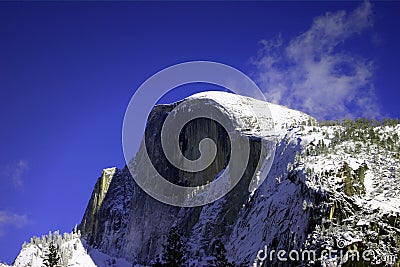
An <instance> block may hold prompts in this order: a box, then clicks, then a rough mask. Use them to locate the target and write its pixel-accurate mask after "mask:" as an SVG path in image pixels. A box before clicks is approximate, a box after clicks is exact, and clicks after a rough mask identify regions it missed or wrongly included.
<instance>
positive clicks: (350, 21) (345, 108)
mask: <svg viewBox="0 0 400 267" xmlns="http://www.w3.org/2000/svg"><path fill="white" fill-rule="evenodd" d="M372 26H373V15H372V10H371V4H370V3H369V2H365V3H363V4H361V5H360V6H359V7H358V8H357V9H355V10H354V11H352V12H350V13H347V12H346V11H338V12H335V13H326V14H325V15H323V16H320V17H317V18H315V19H314V21H313V23H312V25H311V27H310V28H309V29H308V30H307V31H306V32H304V33H302V34H300V35H298V36H296V37H295V38H293V39H292V40H289V41H286V42H285V41H284V39H283V38H282V36H278V37H276V38H275V39H273V40H263V41H262V42H261V43H262V45H263V48H262V49H261V50H260V51H259V54H258V56H257V57H256V58H255V59H253V63H254V64H255V66H256V68H257V73H256V79H257V80H258V82H259V83H260V85H261V86H262V87H263V88H264V90H265V96H266V99H267V100H269V101H271V102H273V103H279V104H282V105H286V106H289V107H291V108H295V109H299V110H302V111H305V112H307V113H309V114H311V115H313V116H316V117H317V118H319V119H322V118H344V117H355V116H367V117H375V116H378V115H379V105H378V104H377V99H376V96H375V93H374V86H373V81H372V78H373V62H372V61H371V60H368V59H365V58H362V57H361V56H357V55H354V54H351V53H350V52H349V51H344V50H343V48H342V46H341V45H342V44H343V43H344V42H345V41H346V40H348V39H350V38H352V37H354V36H356V35H358V34H360V33H362V32H363V31H366V30H367V29H368V28H371V27H372Z"/></svg>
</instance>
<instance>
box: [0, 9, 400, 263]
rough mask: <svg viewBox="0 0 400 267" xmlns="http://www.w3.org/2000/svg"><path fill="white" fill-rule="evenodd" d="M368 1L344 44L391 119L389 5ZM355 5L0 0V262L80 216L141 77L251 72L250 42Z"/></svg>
mask: <svg viewBox="0 0 400 267" xmlns="http://www.w3.org/2000/svg"><path fill="white" fill-rule="evenodd" d="M373 4H374V5H373V7H372V10H373V14H374V25H373V27H372V28H371V29H369V30H368V31H367V33H365V34H364V35H362V36H361V37H359V39H358V40H357V39H356V41H353V42H351V41H349V42H348V43H347V45H348V49H349V51H350V50H351V53H355V54H358V55H360V56H362V57H364V58H367V59H373V60H374V63H375V64H374V72H373V81H374V84H375V89H376V95H377V101H378V105H379V106H380V108H381V114H383V115H386V116H391V117H399V113H400V106H399V104H398V101H399V97H400V90H399V84H400V75H399V68H398V67H399V63H398V62H399V60H400V52H399V47H400V30H399V29H400V19H399V15H398V14H399V12H400V3H399V2H378V3H375V2H373ZM359 5H360V2H349V3H348V2H343V1H341V2H333V3H328V2H314V1H311V2H294V3H293V2H283V3H281V2H253V3H238V2H218V3H211V2H198V3H182V2H175V3H173V2H163V3H157V2H151V3H144V2H67V3H64V2H44V3H40V2H32V3H29V2H0V101H1V104H0V125H1V136H0V151H1V153H0V179H1V180H0V181H1V185H0V261H7V262H12V261H13V259H14V257H15V256H16V255H17V253H18V251H19V250H20V246H21V244H22V243H23V241H25V240H29V238H30V237H31V236H33V235H42V234H45V233H47V232H48V231H49V230H52V231H54V230H60V231H61V232H65V231H70V230H71V229H72V228H73V227H74V225H75V224H77V223H79V222H80V220H81V218H82V216H83V213H84V210H85V208H86V205H87V202H88V200H89V198H90V194H91V192H92V189H93V186H94V184H95V181H96V179H97V177H99V175H100V174H101V170H102V169H103V168H105V167H112V166H117V167H123V165H124V159H123V154H122V148H121V129H122V120H123V116H124V112H125V108H126V106H127V104H128V103H129V100H130V98H131V96H132V95H133V93H134V91H135V90H136V88H138V87H139V86H140V84H141V83H142V82H144V81H145V80H146V79H147V78H149V77H150V76H151V75H153V74H154V73H156V72H157V71H159V70H161V69H163V68H165V67H168V66H171V65H174V64H177V63H181V62H185V61H190V60H211V61H218V62H222V63H225V64H228V65H231V66H233V67H235V68H237V69H239V70H241V71H243V72H244V73H246V74H248V75H253V74H254V73H255V72H256V71H257V70H255V68H254V66H253V65H252V64H251V59H252V58H254V57H256V56H257V51H258V50H260V49H261V44H260V41H261V40H263V39H271V38H275V37H276V36H278V35H279V34H281V35H282V37H283V38H286V39H291V38H294V37H295V36H297V35H299V34H300V33H302V32H305V31H307V30H308V29H309V28H310V26H311V24H312V23H313V18H315V17H318V16H322V15H324V14H325V12H327V11H329V12H335V11H337V10H346V11H352V10H354V9H355V8H357V7H358V6H359ZM371 36H372V37H373V38H372V37H371ZM360 38H361V39H360ZM372 39H373V41H371V40H372ZM349 53H350V52H349ZM191 92H192V90H191V91H190V93H191ZM187 94H189V91H185V90H184V89H183V90H180V91H177V92H176V93H175V94H171V95H169V97H168V98H167V99H166V100H165V101H168V100H176V99H179V98H181V97H182V96H183V95H187Z"/></svg>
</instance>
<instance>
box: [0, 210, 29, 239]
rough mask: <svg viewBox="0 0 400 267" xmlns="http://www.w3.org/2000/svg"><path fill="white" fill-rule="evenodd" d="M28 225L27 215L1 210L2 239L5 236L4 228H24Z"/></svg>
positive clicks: (0, 232) (0, 230) (0, 234)
mask: <svg viewBox="0 0 400 267" xmlns="http://www.w3.org/2000/svg"><path fill="white" fill-rule="evenodd" d="M27 223H28V217H27V216H26V215H21V214H16V213H10V212H7V211H1V210H0V237H1V236H2V235H3V233H4V232H3V231H4V227H6V226H13V227H15V228H22V227H24V226H25V225H26V224H27Z"/></svg>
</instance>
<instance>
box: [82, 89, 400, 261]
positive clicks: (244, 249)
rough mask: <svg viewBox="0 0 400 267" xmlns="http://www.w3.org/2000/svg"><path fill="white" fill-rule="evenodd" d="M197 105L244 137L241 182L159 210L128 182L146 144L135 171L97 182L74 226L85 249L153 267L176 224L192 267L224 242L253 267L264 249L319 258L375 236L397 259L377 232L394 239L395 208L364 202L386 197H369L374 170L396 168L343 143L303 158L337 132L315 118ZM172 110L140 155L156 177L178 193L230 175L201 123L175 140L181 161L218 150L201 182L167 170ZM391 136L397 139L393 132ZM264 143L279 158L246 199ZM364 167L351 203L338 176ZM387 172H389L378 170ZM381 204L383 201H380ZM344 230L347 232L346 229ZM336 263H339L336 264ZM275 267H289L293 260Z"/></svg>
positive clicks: (211, 129)
mask: <svg viewBox="0 0 400 267" xmlns="http://www.w3.org/2000/svg"><path fill="white" fill-rule="evenodd" d="M193 99H194V100H195V102H194V103H193V102H190V105H188V106H187V107H186V108H188V109H190V106H191V105H197V104H198V105H203V104H212V105H215V106H217V107H220V109H221V112H224V113H225V115H226V116H227V117H229V118H231V120H232V123H233V125H234V127H235V129H237V130H238V131H240V132H242V133H244V135H243V136H244V137H246V138H249V140H250V141H249V142H250V157H249V161H248V163H247V168H246V170H245V173H244V175H243V177H242V179H241V180H240V181H239V183H238V184H237V185H236V186H235V187H234V188H233V189H232V191H230V192H229V193H228V194H227V195H226V196H224V197H223V198H221V199H219V200H217V201H215V202H214V203H211V204H208V205H205V206H201V207H195V208H179V207H175V206H170V205H167V204H164V203H162V202H159V201H158V200H155V199H154V198H152V197H151V196H149V195H148V194H147V193H145V192H144V191H143V190H142V189H141V188H140V187H139V186H138V185H137V184H136V182H135V181H134V179H133V178H132V175H133V176H146V177H147V176H148V170H147V169H146V168H144V167H143V166H144V164H142V163H143V156H144V154H143V153H144V152H145V148H144V147H143V145H142V147H141V148H140V150H139V151H138V153H137V154H136V157H135V158H134V159H132V161H131V162H130V166H131V169H132V170H133V171H132V173H130V172H129V170H128V169H127V167H125V168H124V169H122V170H117V169H113V171H110V170H108V171H105V172H103V175H102V177H100V178H99V180H98V181H97V183H96V185H95V189H94V191H93V194H92V197H91V199H90V202H89V204H88V207H87V210H86V212H85V215H84V218H83V220H82V223H81V225H80V229H81V231H82V237H83V238H84V239H85V240H86V241H87V244H88V245H89V246H91V247H95V248H97V249H98V250H100V251H102V252H103V253H106V254H108V255H110V256H115V257H120V258H125V259H126V260H128V261H129V262H131V263H133V264H136V263H138V264H143V265H149V264H150V262H151V261H152V260H154V259H155V258H156V256H157V255H158V254H160V253H161V251H162V245H163V244H165V239H166V236H167V234H168V232H169V231H170V229H171V227H172V226H173V225H177V226H178V227H179V229H180V230H181V231H182V234H183V235H184V236H185V240H186V241H187V242H186V246H187V248H188V251H189V252H188V253H189V255H188V256H189V257H188V258H190V259H191V260H192V262H194V263H195V265H196V266H201V265H202V264H203V265H204V266H207V264H206V263H204V262H205V261H204V259H206V258H207V257H208V256H209V255H211V254H212V251H213V246H214V242H215V241H216V240H217V239H218V240H221V241H222V242H223V243H224V244H225V246H226V249H227V256H228V258H229V259H230V260H234V261H235V262H236V263H237V264H241V266H250V265H252V264H253V263H254V262H255V261H256V256H257V252H258V251H259V250H261V249H263V248H265V246H267V247H268V249H269V250H279V249H284V250H285V251H290V250H301V249H305V248H313V249H315V250H317V251H320V250H321V248H322V247H325V246H328V245H329V246H331V247H333V248H336V247H335V246H336V243H337V241H338V240H342V239H345V240H346V245H348V246H349V247H350V246H352V245H354V244H357V245H358V247H360V243H361V242H370V241H369V239H368V240H367V236H368V234H367V232H368V231H375V232H377V233H379V235H380V237H378V238H377V240H378V241H376V243H377V244H381V243H379V238H381V239H382V238H384V239H385V240H386V241H385V242H386V243H385V245H377V246H378V247H379V246H380V247H379V249H380V251H390V253H395V254H397V253H398V251H399V250H398V247H399V245H398V244H397V245H396V242H398V241H396V238H394V239H393V238H390V237H389V236H388V235H389V234H383V236H384V237H383V236H382V233H390V234H391V235H394V236H396V235H397V236H398V237H399V238H398V240H400V234H399V233H400V230H399V224H400V219H399V218H400V216H399V214H400V213H396V212H398V210H397V208H395V205H394V206H393V205H391V206H390V205H388V204H382V205H381V207H383V208H374V209H375V211H373V212H372V210H374V209H372V208H371V209H369V208H368V207H369V206H368V205H369V204H370V205H375V204H374V203H375V202H373V201H372V200H371V196H373V195H374V192H375V191H376V192H377V193H376V194H378V193H379V192H381V190H383V189H379V190H378V189H377V188H376V190H375V189H373V188H372V186H371V185H372V184H376V185H377V184H378V183H380V182H379V179H380V178H379V175H380V174H381V172H379V171H378V168H380V169H385V168H386V167H387V168H386V169H385V171H386V172H385V173H386V174H385V175H387V173H388V172H393V173H394V172H396V171H395V170H392V167H391V166H389V165H390V164H394V165H395V166H396V163H394V162H398V160H397V161H396V160H395V159H393V160H392V158H390V159H389V160H388V159H386V160H384V161H376V158H374V159H373V160H372V159H371V160H369V158H368V156H367V154H365V155H364V154H363V153H358V154H354V155H353V154H349V153H347V154H346V153H345V152H344V149H343V148H342V147H340V146H341V144H340V145H339V149H338V150H337V151H332V152H329V153H330V154H329V155H327V154H321V155H309V154H310V152H308V151H310V150H312V149H316V147H318V146H317V145H316V144H319V143H320V141H321V140H325V142H328V140H332V139H333V137H332V136H333V135H334V133H335V131H336V130H338V131H339V130H340V129H339V128H337V129H336V128H334V127H330V128H329V127H325V128H324V127H319V126H316V125H315V121H314V119H313V118H312V117H310V116H308V115H306V114H304V113H301V112H298V111H293V110H290V109H287V108H284V107H281V106H277V105H271V104H267V103H265V102H263V103H261V102H260V101H256V100H251V99H249V98H244V97H238V96H235V97H232V96H231V95H230V94H227V95H226V93H217V94H213V93H211V94H200V95H197V96H195V97H192V98H191V100H193ZM196 99H197V100H196ZM184 101H188V100H184ZM196 101H197V103H196ZM249 104H250V105H252V106H253V107H255V108H256V109H258V110H263V108H265V105H268V107H269V109H270V111H271V114H272V117H273V119H274V123H275V129H276V132H275V135H274V136H273V137H271V136H270V135H268V134H265V133H266V131H264V130H263V127H266V128H267V126H266V125H267V124H268V123H270V121H269V117H270V116H267V115H266V116H265V117H263V116H259V117H258V118H259V121H258V125H255V124H254V120H253V118H251V117H249V116H250V115H248V114H247V113H246V112H245V111H243V112H241V110H243V109H244V108H245V106H246V105H249ZM176 105H177V104H173V105H159V106H156V107H155V108H154V109H153V111H152V112H151V114H150V116H149V120H148V124H147V126H146V132H145V135H144V138H145V140H146V150H147V151H148V154H149V157H150V158H151V161H152V163H153V165H154V167H155V168H156V169H157V171H158V172H160V173H161V174H162V175H163V176H164V177H166V178H167V179H168V180H170V181H171V182H173V183H176V184H180V185H187V184H191V183H193V184H191V185H198V184H196V183H199V184H202V183H205V182H207V181H209V179H208V178H209V177H214V176H216V175H217V174H218V173H220V171H221V170H223V169H224V168H226V167H227V162H229V156H230V155H229V151H230V145H232V144H230V142H229V141H227V140H228V139H229V138H228V139H227V134H226V132H224V130H223V129H221V127H220V126H218V124H217V123H215V122H212V121H209V120H206V119H198V120H195V121H193V122H192V123H191V124H188V125H187V127H186V128H184V129H183V132H182V134H181V136H180V141H181V144H180V148H181V150H182V153H183V154H184V155H185V156H186V157H187V158H196V157H198V150H197V149H196V148H197V147H198V143H199V141H200V140H202V139H203V138H204V137H209V138H212V139H213V140H214V141H215V143H216V144H217V151H218V153H217V156H216V158H215V160H214V162H213V164H211V165H210V167H209V168H207V169H206V170H204V171H203V173H202V174H190V173H186V172H183V171H182V170H179V169H177V168H175V167H174V166H172V165H171V164H170V163H169V162H168V160H167V159H166V157H165V154H164V153H163V151H162V147H161V142H160V131H161V127H162V125H163V122H164V120H165V118H166V116H167V115H168V114H169V113H170V112H171V110H172V109H173V108H174V107H176ZM242 105H243V107H242ZM263 105H264V106H263ZM184 109H185V108H184ZM183 111H185V110H183ZM306 124H307V125H308V124H310V126H307V125H306ZM301 125H304V126H301ZM397 131H398V132H399V133H400V128H399V127H397ZM261 141H270V142H275V143H274V144H275V145H274V147H275V149H274V150H273V153H274V155H275V156H274V158H273V162H272V167H271V170H270V172H269V173H268V175H267V176H266V177H263V178H265V180H264V182H263V183H262V184H261V186H260V187H259V188H258V189H257V190H255V191H254V192H252V193H249V190H248V188H249V184H250V180H251V179H252V177H253V174H254V172H256V171H258V169H257V163H258V160H259V156H260V151H261V149H260V148H261V146H262V142H261ZM329 142H330V141H329ZM343 145H347V144H345V143H343ZM306 154H307V155H306ZM363 161H364V163H366V164H367V165H368V168H369V170H368V171H366V172H365V173H363V177H362V179H356V180H354V181H357V183H364V184H366V185H367V188H366V190H361V191H360V192H359V194H358V193H357V194H356V195H354V196H348V195H347V194H346V192H344V189H343V188H348V187H349V183H352V182H351V181H352V180H351V179H350V180H349V181H350V182H349V181H347V180H345V179H344V178H343V175H341V170H342V169H343V166H345V163H346V164H347V163H348V167H347V168H349V172H351V173H353V176H354V175H356V174H355V173H357V170H359V168H360V166H364V165H362V164H363ZM374 164H375V165H374ZM385 164H386V165H387V166H386V165H385ZM383 165H385V166H386V167H385V168H383V167H382V166H383ZM374 168H375V169H376V170H375V169H374ZM364 176H365V178H364ZM204 177H205V178H204ZM354 177H355V176H354ZM148 178H149V179H151V177H148ZM343 183H345V186H343ZM368 185H369V186H368ZM107 188H108V190H107ZM382 188H383V187H382ZM374 190H375V191H374ZM393 190H394V191H395V193H393V192H394V191H393ZM392 191H393V192H392V193H393V194H394V195H396V194H397V195H399V193H400V189H399V188H395V189H392ZM357 192H358V191H357ZM365 192H367V193H365ZM386 195H387V194H386ZM380 201H382V203H386V202H384V200H382V199H380ZM385 201H386V200H385ZM390 201H392V200H390ZM365 203H367V204H368V205H367V204H365ZM389 206H390V207H389ZM374 207H376V205H375V206H374ZM393 207H394V208H393ZM389 214H390V216H389ZM382 218H390V220H389V219H387V220H386V221H385V220H383V219H382ZM361 220H366V221H367V222H370V221H371V220H378V221H382V222H380V223H379V224H374V223H370V224H369V223H367V225H369V226H367V227H366V228H368V227H370V228H368V229H364V228H365V227H364V228H362V226H361V228H360V226H357V225H358V224H359V221H361ZM341 225H346V227H347V228H346V229H343V228H341ZM360 225H361V224H360ZM374 227H375V228H374ZM396 227H397V228H396ZM396 229H397V230H396ZM348 233H351V234H350V236H352V237H349V234H348ZM368 233H369V234H371V232H368ZM346 238H347V239H346ZM360 240H362V241H360ZM372 242H375V241H372ZM396 246H397V247H396ZM202 260H203V261H202ZM202 262H203V263H202ZM267 263H268V264H276V263H277V259H276V257H275V258H274V259H272V260H271V261H268V260H266V262H264V263H260V262H258V263H257V264H267ZM336 263H337V265H338V264H339V263H338V260H336ZM280 264H281V265H285V264H287V266H293V262H286V263H282V262H280ZM319 264H321V262H319ZM258 266H260V265H258Z"/></svg>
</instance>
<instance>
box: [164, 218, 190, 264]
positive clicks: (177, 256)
mask: <svg viewBox="0 0 400 267" xmlns="http://www.w3.org/2000/svg"><path fill="white" fill-rule="evenodd" d="M163 247H164V254H163V256H162V259H163V262H164V263H163V266H166V267H179V266H184V262H185V252H186V250H185V245H184V242H183V238H182V236H181V234H180V233H179V231H178V228H177V227H176V226H174V227H172V228H171V231H170V232H169V234H168V236H167V244H166V245H164V246H163Z"/></svg>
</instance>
